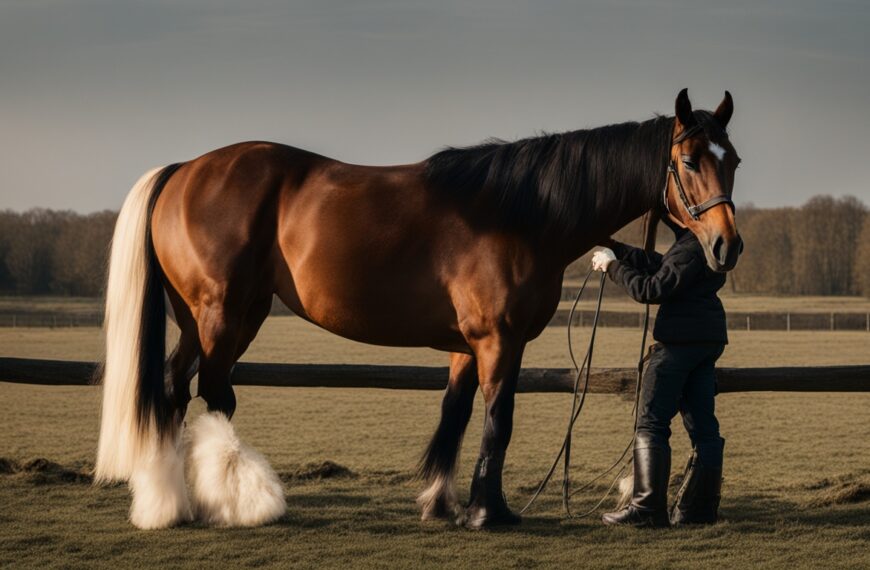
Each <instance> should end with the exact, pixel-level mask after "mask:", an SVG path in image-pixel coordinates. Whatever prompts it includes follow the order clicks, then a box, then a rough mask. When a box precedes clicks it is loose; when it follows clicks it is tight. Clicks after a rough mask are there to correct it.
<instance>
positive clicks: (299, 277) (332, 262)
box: [275, 190, 468, 351]
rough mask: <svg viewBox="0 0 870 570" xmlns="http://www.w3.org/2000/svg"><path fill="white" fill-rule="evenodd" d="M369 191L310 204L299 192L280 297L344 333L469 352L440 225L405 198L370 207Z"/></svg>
mask: <svg viewBox="0 0 870 570" xmlns="http://www.w3.org/2000/svg"><path fill="white" fill-rule="evenodd" d="M370 194H371V193H369V194H368V195H366V196H359V194H356V193H354V192H353V191H352V190H350V191H348V190H343V191H342V194H341V196H340V200H335V201H332V200H330V199H329V198H328V197H325V196H324V194H323V192H321V193H320V194H319V195H318V196H317V200H316V202H315V203H312V204H306V203H305V197H304V196H302V197H299V196H297V199H298V201H299V203H298V204H296V205H295V206H294V207H292V208H289V209H288V211H287V217H286V219H284V220H282V224H281V226H282V230H281V232H280V234H281V236H280V238H279V254H278V259H276V260H275V261H276V264H277V266H278V268H277V271H276V275H277V283H276V292H277V294H278V296H279V297H280V298H281V300H282V301H283V302H284V303H285V304H286V305H287V306H288V307H289V308H290V309H291V310H293V311H294V312H296V313H297V314H299V315H300V316H302V317H303V318H306V319H308V320H310V321H311V322H313V323H314V324H317V325H318V326H320V327H322V328H324V329H326V330H329V331H330V332H333V333H335V334H338V335H340V336H343V337H345V338H349V339H352V340H356V341H359V342H365V343H370V344H379V345H386V346H430V347H434V348H438V349H442V350H450V351H467V350H468V348H467V345H466V343H465V339H464V337H463V336H462V335H461V333H460V332H459V327H458V324H457V322H456V311H455V309H454V307H453V304H452V302H451V299H450V295H449V293H448V291H447V289H446V287H444V285H443V283H442V281H441V279H440V277H439V267H438V262H437V261H436V258H437V256H435V255H434V254H433V247H434V246H433V244H434V243H437V242H438V239H437V236H436V235H435V233H436V232H437V225H438V224H437V222H435V221H434V220H433V218H432V217H431V216H427V215H425V214H424V213H423V212H422V209H421V208H419V207H414V206H415V205H414V204H413V203H411V204H409V203H408V202H407V201H397V202H396V203H394V204H392V205H391V204H389V203H386V204H384V203H378V204H372V203H371V200H372V199H373V197H372V196H371V195H370ZM393 196H395V194H394V195H393ZM379 202H380V201H379ZM391 206H392V207H391Z"/></svg>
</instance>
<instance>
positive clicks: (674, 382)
mask: <svg viewBox="0 0 870 570" xmlns="http://www.w3.org/2000/svg"><path fill="white" fill-rule="evenodd" d="M669 225H670V224H669ZM672 229H673V230H674V231H675V233H676V234H677V235H676V241H675V242H674V245H673V246H672V247H671V248H670V249H669V250H668V252H667V253H665V255H664V256H662V255H660V254H658V253H652V254H650V255H647V254H646V253H645V252H644V251H643V250H641V249H638V248H635V247H631V246H629V245H626V244H623V243H619V242H616V241H612V242H611V247H612V250H611V249H605V250H602V251H598V252H596V253H595V255H594V256H593V268H594V269H598V270H601V271H606V272H607V275H608V276H609V277H610V279H611V280H613V281H614V282H615V283H617V284H618V285H620V286H622V287H623V288H624V289H625V290H626V292H627V293H628V294H629V295H630V296H631V297H632V298H633V299H634V300H635V301H637V302H639V303H652V304H658V305H660V307H659V310H658V315H657V316H656V321H655V327H654V328H653V338H654V339H655V341H656V343H655V344H654V345H653V346H652V347H651V348H650V355H649V360H648V363H647V368H646V372H645V373H644V376H643V382H642V385H641V392H640V401H639V405H638V418H637V429H636V433H635V442H634V482H633V486H634V488H633V492H632V497H631V501H630V503H629V504H628V505H627V506H626V507H625V508H623V509H621V510H618V511H616V512H612V513H606V514H605V515H604V516H603V517H602V520H603V521H604V523H605V524H608V525H632V526H655V527H660V526H668V525H669V524H675V525H677V524H692V523H707V524H709V523H714V522H716V521H717V519H718V510H719V498H720V493H721V486H722V451H723V446H724V444H725V440H724V439H722V437H720V435H719V422H718V420H717V419H716V415H715V413H714V396H715V394H716V379H715V375H714V369H715V366H716V360H717V359H718V358H719V356H721V355H722V351H723V350H724V348H725V345H726V344H727V343H728V335H727V332H726V327H725V310H724V308H723V307H722V302H721V301H720V300H719V297H718V296H717V292H718V291H719V289H721V288H722V286H723V285H724V284H725V275H724V274H723V273H716V272H714V271H712V270H711V269H709V268H708V267H707V262H706V260H705V258H704V252H703V250H702V249H701V244H700V243H699V242H698V240H697V238H695V236H694V235H693V234H692V233H691V232H689V231H686V230H682V229H680V228H677V227H672ZM678 411H679V412H681V413H682V417H683V425H684V426H685V428H686V431H688V433H689V437H690V439H691V441H692V446H693V452H692V456H691V457H690V459H689V463H688V465H687V467H686V473H685V477H684V479H683V483H682V486H681V488H680V490H679V492H678V493H677V498H676V504H675V506H674V508H673V510H672V512H671V513H670V514H669V513H668V503H667V501H668V481H669V478H670V471H671V448H670V445H669V443H668V440H669V439H670V435H671V429H670V424H671V419H672V418H673V417H674V416H675V415H676V414H677V412H678Z"/></svg>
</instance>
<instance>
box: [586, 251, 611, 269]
mask: <svg viewBox="0 0 870 570" xmlns="http://www.w3.org/2000/svg"><path fill="white" fill-rule="evenodd" d="M615 260H616V254H615V253H613V250H612V249H609V248H606V247H605V248H604V249H600V250H598V251H596V252H595V253H594V254H593V255H592V269H594V270H595V271H607V266H608V265H610V262H611V261H615Z"/></svg>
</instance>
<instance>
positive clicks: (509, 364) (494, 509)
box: [465, 335, 525, 529]
mask: <svg viewBox="0 0 870 570" xmlns="http://www.w3.org/2000/svg"><path fill="white" fill-rule="evenodd" d="M473 348H474V352H475V356H476V357H477V362H478V377H479V381H480V388H481V391H482V392H483V397H484V401H485V402H486V417H485V420H484V428H483V439H482V441H481V445H480V456H479V458H478V460H477V465H476V466H475V468H474V476H473V478H472V481H471V496H470V498H469V503H468V508H467V509H466V522H465V524H466V526H467V527H468V528H471V529H481V528H486V527H492V526H500V525H514V524H519V522H520V520H521V519H520V516H519V515H518V514H516V513H514V512H513V511H511V510H510V508H509V507H508V505H507V501H506V499H505V496H504V492H503V491H502V470H503V468H504V460H505V453H506V452H507V447H508V444H509V443H510V440H511V432H512V431H513V414H514V396H515V394H516V388H517V379H518V377H519V372H520V366H521V362H522V354H523V349H524V348H525V343H522V342H511V341H510V340H509V339H507V338H505V337H504V336H503V335H491V336H488V337H485V338H483V339H481V340H480V341H478V342H477V343H475V345H474V346H473Z"/></svg>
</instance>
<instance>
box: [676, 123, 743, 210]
mask: <svg viewBox="0 0 870 570" xmlns="http://www.w3.org/2000/svg"><path fill="white" fill-rule="evenodd" d="M703 130H704V129H703V127H702V126H701V125H700V124H696V125H695V126H693V127H689V128H688V129H686V130H684V131H683V132H681V133H680V134H679V135H677V137H676V138H675V139H674V140H673V141H672V142H671V147H672V148H673V147H675V146H676V145H678V144H680V143H681V142H683V141H684V140H686V139H689V138H691V137H693V136H695V135H696V134H698V133H699V132H703ZM671 175H673V177H674V182H675V183H676V185H677V194H678V195H679V197H680V201H681V202H682V203H683V207H684V208H685V209H686V211H687V212H688V213H689V216H691V217H692V219H693V220H695V221H697V220H700V219H701V214H703V213H704V212H706V211H707V210H709V209H710V208H712V207H713V206H716V205H718V204H728V205H729V206H730V207H731V211H732V212H733V211H734V202H732V201H731V197H730V196H728V195H727V194H720V195H718V196H714V197H712V198H710V199H709V200H707V201H705V202H703V203H701V204H698V205H696V206H693V205H692V203H691V202H689V197H688V196H687V195H686V190H685V189H684V188H683V181H682V180H681V179H680V173H679V171H678V170H677V165H676V163H675V162H674V159H673V158H669V159H668V174H667V176H666V178H665V189H664V191H663V193H662V202H664V206H665V212H667V213H668V215H670V216H671V217H672V218H675V217H676V216H674V215H673V214H672V213H671V209H670V207H669V206H668V181H669V180H670V177H671Z"/></svg>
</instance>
